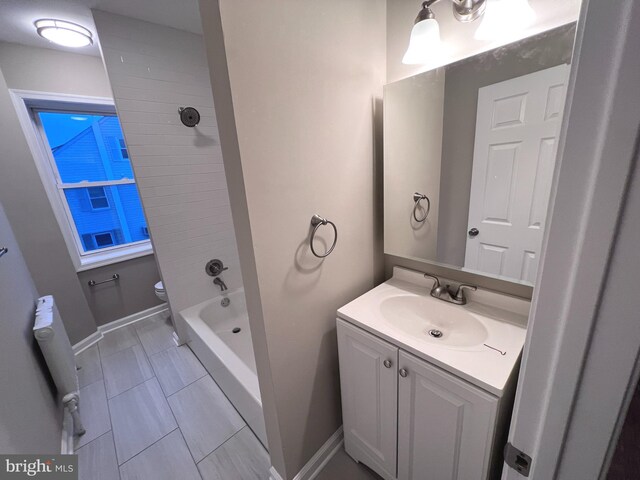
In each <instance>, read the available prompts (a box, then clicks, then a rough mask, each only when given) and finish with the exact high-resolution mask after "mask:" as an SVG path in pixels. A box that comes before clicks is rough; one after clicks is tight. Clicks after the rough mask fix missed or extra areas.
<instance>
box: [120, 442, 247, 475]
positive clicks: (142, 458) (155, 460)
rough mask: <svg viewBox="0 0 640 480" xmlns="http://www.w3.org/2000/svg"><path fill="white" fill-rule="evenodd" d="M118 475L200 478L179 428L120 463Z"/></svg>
mask: <svg viewBox="0 0 640 480" xmlns="http://www.w3.org/2000/svg"><path fill="white" fill-rule="evenodd" d="M120 475H121V477H122V480H176V479H179V480H200V475H199V474H198V469H197V468H196V464H195V463H194V462H193V459H192V458H191V455H190V454H189V450H188V449H187V446H186V445H185V443H184V440H183V439H182V435H181V434H180V430H174V431H173V432H171V433H170V434H169V435H167V436H166V437H164V438H163V439H162V440H160V441H159V442H158V443H156V444H154V445H152V446H151V447H149V448H147V449H146V450H145V451H144V452H142V453H141V454H139V455H137V456H135V457H133V458H132V459H131V460H129V461H128V462H127V463H125V464H124V465H122V466H121V467H120ZM229 480H230V479H229ZM238 480H240V479H238Z"/></svg>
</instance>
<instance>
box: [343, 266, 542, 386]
mask: <svg viewBox="0 0 640 480" xmlns="http://www.w3.org/2000/svg"><path fill="white" fill-rule="evenodd" d="M432 283H433V281H432V280H426V279H425V278H424V277H423V276H422V274H421V273H420V272H414V271H411V270H407V269H403V268H400V267H395V268H394V274H393V278H392V279H390V280H388V281H386V282H385V283H383V284H381V285H378V286H377V287H376V288H374V289H373V290H370V291H369V292H367V293H365V294H364V295H362V296H360V297H359V298H356V299H355V300H353V301H352V302H350V303H348V304H347V305H345V306H343V307H341V308H340V309H338V316H339V317H340V318H342V319H344V320H347V321H348V322H350V323H352V324H354V325H357V326H359V327H360V328H363V329H364V330H367V331H369V332H370V333H373V334H374V335H376V336H378V337H379V338H382V339H384V340H386V341H387V342H390V343H392V344H394V345H396V346H398V347H399V348H401V349H402V350H405V351H407V352H409V353H411V354H413V355H415V356H417V357H420V358H422V359H424V360H426V361H428V362H430V363H432V364H434V365H437V366H439V367H440V368H442V369H444V370H447V371H449V372H451V373H453V374H455V375H457V376H458V377H460V378H463V379H465V380H467V381H468V382H470V383H473V384H474V385H477V386H479V387H481V388H483V389H485V390H487V391H489V392H491V393H493V394H494V395H497V396H501V395H502V393H503V391H504V388H505V385H506V384H507V381H508V379H509V376H510V375H511V372H512V371H513V369H514V367H515V365H516V364H517V362H518V359H519V358H520V352H521V351H522V347H523V345H524V339H525V335H526V323H527V315H528V312H529V307H530V302H528V301H527V300H524V299H520V298H516V297H511V296H509V295H503V294H499V293H496V292H490V291H488V290H482V289H478V291H476V292H469V293H468V296H467V300H468V302H467V304H466V305H455V304H452V303H447V302H445V301H443V300H439V299H436V298H433V297H431V296H430V295H429V292H430V290H431V286H432ZM431 330H438V331H439V332H441V333H442V335H441V336H440V337H439V338H436V337H434V336H431V335H429V332H430V331H431Z"/></svg>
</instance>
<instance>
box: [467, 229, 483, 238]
mask: <svg viewBox="0 0 640 480" xmlns="http://www.w3.org/2000/svg"><path fill="white" fill-rule="evenodd" d="M479 233H480V230H478V229H477V228H475V227H474V228H472V229H471V230H469V236H470V237H476V236H477V235H478V234H479Z"/></svg>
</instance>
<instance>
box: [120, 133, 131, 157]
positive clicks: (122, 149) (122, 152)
mask: <svg viewBox="0 0 640 480" xmlns="http://www.w3.org/2000/svg"><path fill="white" fill-rule="evenodd" d="M118 145H120V156H121V157H122V159H123V160H129V152H128V151H127V145H126V143H124V138H119V139H118Z"/></svg>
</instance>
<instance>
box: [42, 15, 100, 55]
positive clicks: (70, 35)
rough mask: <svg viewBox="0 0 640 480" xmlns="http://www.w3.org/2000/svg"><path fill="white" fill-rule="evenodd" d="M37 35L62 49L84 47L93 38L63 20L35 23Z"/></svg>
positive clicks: (89, 33) (80, 27)
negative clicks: (62, 47)
mask: <svg viewBox="0 0 640 480" xmlns="http://www.w3.org/2000/svg"><path fill="white" fill-rule="evenodd" d="M35 26H36V29H37V31H38V35H40V36H41V37H42V38H46V39H47V40H49V41H50V42H53V43H56V44H58V45H62V46H64V47H73V48H78V47H86V46H87V45H91V44H92V43H93V38H92V37H93V36H92V35H91V32H90V31H89V30H87V29H86V28H84V27H82V26H80V25H76V24H75V23H71V22H65V21H64V20H53V19H42V20H37V21H36V22H35Z"/></svg>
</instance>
